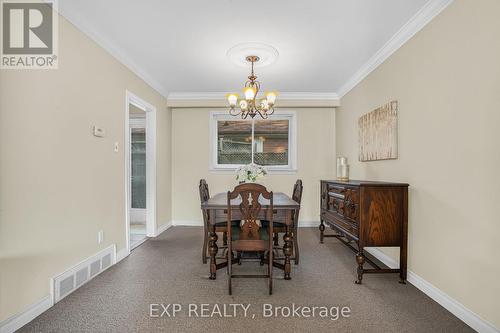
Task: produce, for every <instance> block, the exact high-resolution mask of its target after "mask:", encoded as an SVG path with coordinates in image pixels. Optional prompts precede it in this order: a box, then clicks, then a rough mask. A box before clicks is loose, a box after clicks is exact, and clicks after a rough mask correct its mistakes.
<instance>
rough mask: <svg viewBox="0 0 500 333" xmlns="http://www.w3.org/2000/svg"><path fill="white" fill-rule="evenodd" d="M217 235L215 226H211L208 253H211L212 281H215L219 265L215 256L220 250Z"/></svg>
mask: <svg viewBox="0 0 500 333" xmlns="http://www.w3.org/2000/svg"><path fill="white" fill-rule="evenodd" d="M217 238H218V237H217V233H216V232H215V225H213V226H211V230H210V239H209V247H208V252H209V253H210V278H209V279H210V280H215V279H216V275H217V264H216V262H215V256H216V255H217V251H218V250H219V248H218V247H217Z"/></svg>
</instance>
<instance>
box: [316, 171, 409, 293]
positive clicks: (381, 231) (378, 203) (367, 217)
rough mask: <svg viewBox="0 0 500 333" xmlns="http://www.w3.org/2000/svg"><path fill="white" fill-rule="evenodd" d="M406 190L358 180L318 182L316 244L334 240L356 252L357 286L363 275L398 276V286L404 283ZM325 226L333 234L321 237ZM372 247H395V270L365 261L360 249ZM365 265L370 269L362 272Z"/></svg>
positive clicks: (399, 184) (391, 185) (399, 186)
mask: <svg viewBox="0 0 500 333" xmlns="http://www.w3.org/2000/svg"><path fill="white" fill-rule="evenodd" d="M408 186H409V185H408V184H403V183H387V182H374V181H361V180H350V181H346V182H344V181H334V180H322V181H321V196H320V198H321V224H320V226H319V230H320V242H321V243H323V239H324V237H336V238H338V239H339V240H340V241H342V242H343V243H344V244H346V245H347V246H348V247H349V248H351V249H352V250H354V251H355V252H356V262H357V265H358V269H357V273H358V279H357V280H356V281H355V282H356V283H357V284H361V281H362V279H363V274H364V273H399V277H400V282H401V283H405V282H406V269H407V266H406V264H407V244H408ZM325 224H326V225H328V226H330V227H331V228H332V229H333V230H335V231H336V233H335V234H325ZM353 242H354V243H355V244H354V245H356V246H353V244H352V243H353ZM373 246H376V247H384V246H391V247H399V248H400V252H399V253H400V255H399V262H400V266H399V268H398V269H390V268H381V267H380V265H379V264H377V263H375V262H374V261H373V260H371V259H370V258H369V257H367V256H366V254H365V253H364V250H363V249H364V248H365V247H373ZM365 261H368V262H369V263H370V264H371V265H372V266H373V267H374V268H371V269H365V268H363V264H364V263H365Z"/></svg>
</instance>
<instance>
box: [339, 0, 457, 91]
mask: <svg viewBox="0 0 500 333" xmlns="http://www.w3.org/2000/svg"><path fill="white" fill-rule="evenodd" d="M453 1H454V0H429V1H428V2H427V3H426V4H425V5H424V7H422V8H421V9H420V10H419V11H418V12H417V13H416V14H415V15H413V17H412V18H410V20H409V21H408V22H406V24H405V25H404V26H403V27H401V29H399V30H398V32H396V34H395V35H394V36H392V38H391V39H389V41H387V43H385V44H384V46H382V48H381V49H380V50H378V51H377V53H375V54H374V55H373V56H372V57H371V58H370V59H369V60H368V61H367V62H366V63H365V64H364V65H363V66H361V68H360V69H359V70H358V71H357V72H356V73H354V75H353V76H351V77H350V78H349V79H348V80H347V82H346V83H344V85H343V86H342V87H341V88H340V89H339V91H338V93H339V96H340V98H342V97H344V96H345V95H346V94H347V93H348V92H349V91H351V90H352V89H353V88H354V87H356V86H357V85H358V84H359V83H360V82H361V81H362V80H363V79H364V78H366V77H367V76H368V75H369V74H370V73H371V72H373V71H374V70H375V69H376V68H377V67H378V66H380V65H381V64H382V63H383V62H384V61H385V60H387V58H389V57H390V56H391V55H392V54H393V53H394V52H396V51H397V50H398V49H399V48H400V47H401V46H403V45H404V44H405V43H406V42H407V41H408V40H410V38H412V37H413V36H414V35H415V34H416V33H417V32H419V31H420V30H422V28H423V27H425V26H426V25H427V24H428V23H429V22H430V21H432V19H433V18H434V17H436V16H437V15H438V14H439V13H441V12H442V11H443V10H444V9H445V8H446V7H448V6H449V5H450V4H451V3H452V2H453Z"/></svg>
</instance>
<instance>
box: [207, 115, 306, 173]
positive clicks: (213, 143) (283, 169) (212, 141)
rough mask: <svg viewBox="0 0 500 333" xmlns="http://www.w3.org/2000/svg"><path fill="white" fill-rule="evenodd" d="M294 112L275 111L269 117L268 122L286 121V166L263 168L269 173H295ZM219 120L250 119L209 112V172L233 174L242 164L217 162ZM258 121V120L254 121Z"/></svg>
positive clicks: (295, 116)
mask: <svg viewBox="0 0 500 333" xmlns="http://www.w3.org/2000/svg"><path fill="white" fill-rule="evenodd" d="M256 117H258V116H256ZM296 118H297V115H296V112H295V111H293V110H275V111H274V114H272V115H271V116H269V118H268V119H269V120H288V164H287V165H269V166H264V167H265V168H266V170H267V171H268V172H269V173H283V174H287V173H296V172H297V122H296ZM220 120H231V121H249V120H251V119H248V118H247V119H241V117H239V116H236V117H235V116H231V115H230V114H229V113H228V111H227V110H225V111H219V110H218V111H211V112H210V138H209V145H210V158H209V160H210V165H209V170H210V171H212V172H228V171H230V172H234V171H236V169H237V168H238V167H240V166H241V165H243V164H219V163H218V162H217V161H218V159H217V150H218V149H217V145H218V140H217V136H218V133H217V122H218V121H220ZM255 120H260V119H255ZM253 131H254V126H253V125H252V161H253V154H254V151H253V150H254V141H253Z"/></svg>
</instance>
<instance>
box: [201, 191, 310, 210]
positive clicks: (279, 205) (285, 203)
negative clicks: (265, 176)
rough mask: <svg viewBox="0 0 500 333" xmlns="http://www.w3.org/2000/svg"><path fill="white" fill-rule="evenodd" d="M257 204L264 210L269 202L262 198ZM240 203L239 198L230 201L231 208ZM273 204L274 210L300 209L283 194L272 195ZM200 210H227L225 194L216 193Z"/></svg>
mask: <svg viewBox="0 0 500 333" xmlns="http://www.w3.org/2000/svg"><path fill="white" fill-rule="evenodd" d="M259 202H260V204H261V205H262V208H266V206H268V205H269V200H267V199H264V198H263V197H262V196H261V197H260V198H259ZM240 203H241V199H240V198H236V199H233V200H231V207H234V208H237V207H239V204H240ZM273 204H274V209H290V208H292V209H295V208H300V205H299V204H298V203H297V202H295V201H294V200H292V198H290V197H289V196H288V195H286V194H285V193H283V192H275V193H273ZM201 208H204V209H221V208H227V193H217V194H216V195H214V196H213V197H211V198H210V199H208V200H207V201H205V202H203V203H202V204H201Z"/></svg>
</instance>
